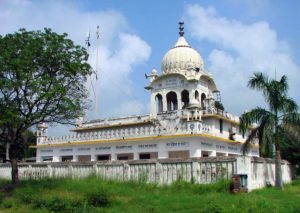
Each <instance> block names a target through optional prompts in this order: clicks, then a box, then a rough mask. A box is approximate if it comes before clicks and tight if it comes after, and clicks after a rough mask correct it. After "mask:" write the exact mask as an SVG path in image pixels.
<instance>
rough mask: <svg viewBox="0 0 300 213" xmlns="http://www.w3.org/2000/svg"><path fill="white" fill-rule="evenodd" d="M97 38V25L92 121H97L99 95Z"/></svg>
mask: <svg viewBox="0 0 300 213" xmlns="http://www.w3.org/2000/svg"><path fill="white" fill-rule="evenodd" d="M99 37H100V28H99V25H97V30H96V71H95V72H96V85H95V87H96V89H95V101H94V119H97V115H98V98H99V97H98V93H99V85H98V72H99Z"/></svg>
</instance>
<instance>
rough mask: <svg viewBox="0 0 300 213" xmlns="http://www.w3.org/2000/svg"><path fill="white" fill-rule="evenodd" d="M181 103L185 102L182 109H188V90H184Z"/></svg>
mask: <svg viewBox="0 0 300 213" xmlns="http://www.w3.org/2000/svg"><path fill="white" fill-rule="evenodd" d="M181 101H182V102H183V104H182V109H184V108H186V107H187V106H188V105H189V103H190V98H189V92H188V91H187V90H183V91H182V92H181Z"/></svg>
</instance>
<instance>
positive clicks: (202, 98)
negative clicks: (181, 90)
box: [201, 93, 206, 108]
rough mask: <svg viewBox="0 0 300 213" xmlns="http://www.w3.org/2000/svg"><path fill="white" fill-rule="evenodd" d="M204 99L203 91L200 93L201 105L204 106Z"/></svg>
mask: <svg viewBox="0 0 300 213" xmlns="http://www.w3.org/2000/svg"><path fill="white" fill-rule="evenodd" d="M205 99H206V95H205V94H204V93H202V94H201V107H202V108H204V100H205Z"/></svg>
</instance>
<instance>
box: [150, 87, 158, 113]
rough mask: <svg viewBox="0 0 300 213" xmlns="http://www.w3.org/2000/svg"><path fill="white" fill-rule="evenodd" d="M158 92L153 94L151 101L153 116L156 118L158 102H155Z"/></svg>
mask: <svg viewBox="0 0 300 213" xmlns="http://www.w3.org/2000/svg"><path fill="white" fill-rule="evenodd" d="M155 96H156V94H153V93H152V94H151V98H150V103H151V117H153V118H155V117H156V115H157V112H156V103H155Z"/></svg>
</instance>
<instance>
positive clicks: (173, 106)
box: [167, 92, 178, 111]
mask: <svg viewBox="0 0 300 213" xmlns="http://www.w3.org/2000/svg"><path fill="white" fill-rule="evenodd" d="M177 103H178V102H177V95H176V93H175V92H169V93H168V94H167V109H168V111H173V110H177V109H178V104H177Z"/></svg>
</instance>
